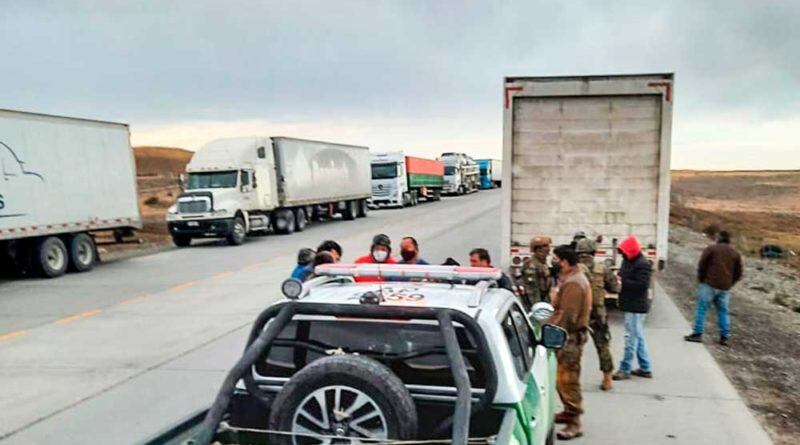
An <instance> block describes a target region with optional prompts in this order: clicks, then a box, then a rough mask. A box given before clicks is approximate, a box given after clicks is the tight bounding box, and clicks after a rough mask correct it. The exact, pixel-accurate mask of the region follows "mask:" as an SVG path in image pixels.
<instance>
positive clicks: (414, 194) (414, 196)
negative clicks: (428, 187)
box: [411, 191, 419, 207]
mask: <svg viewBox="0 0 800 445" xmlns="http://www.w3.org/2000/svg"><path fill="white" fill-rule="evenodd" d="M417 204H419V195H417V192H416V191H413V192H411V207H414V206H416V205H417Z"/></svg>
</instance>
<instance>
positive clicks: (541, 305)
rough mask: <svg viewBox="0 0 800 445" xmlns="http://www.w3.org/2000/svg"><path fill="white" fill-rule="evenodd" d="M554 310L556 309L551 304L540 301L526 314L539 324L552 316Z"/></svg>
mask: <svg viewBox="0 0 800 445" xmlns="http://www.w3.org/2000/svg"><path fill="white" fill-rule="evenodd" d="M555 312H556V310H555V308H554V307H553V305H552V304H550V303H546V302H544V301H540V302H538V303H536V304H534V305H533V307H532V308H531V312H530V314H528V317H529V318H530V319H531V322H532V323H538V324H541V323H543V322H544V321H545V320H547V319H549V318H550V317H552V316H553V314H554V313H555Z"/></svg>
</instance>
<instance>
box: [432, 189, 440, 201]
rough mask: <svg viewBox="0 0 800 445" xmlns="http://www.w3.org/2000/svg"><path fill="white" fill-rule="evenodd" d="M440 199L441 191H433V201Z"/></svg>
mask: <svg viewBox="0 0 800 445" xmlns="http://www.w3.org/2000/svg"><path fill="white" fill-rule="evenodd" d="M441 199H442V191H441V190H434V191H433V200H434V201H441Z"/></svg>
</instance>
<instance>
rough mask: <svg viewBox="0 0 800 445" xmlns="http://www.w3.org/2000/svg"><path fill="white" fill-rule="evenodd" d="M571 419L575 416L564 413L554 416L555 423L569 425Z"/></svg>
mask: <svg viewBox="0 0 800 445" xmlns="http://www.w3.org/2000/svg"><path fill="white" fill-rule="evenodd" d="M573 417H575V416H573V415H572V414H570V413H568V412H566V411H561V412H560V413H557V414H556V418H555V423H570V422H571V421H572V418H573Z"/></svg>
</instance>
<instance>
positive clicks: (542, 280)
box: [517, 236, 552, 310]
mask: <svg viewBox="0 0 800 445" xmlns="http://www.w3.org/2000/svg"><path fill="white" fill-rule="evenodd" d="M551 243H552V241H551V240H550V238H549V237H546V236H535V237H533V238H531V257H530V258H528V259H527V260H525V262H523V263H522V267H521V269H520V276H519V278H518V281H517V284H518V285H519V287H520V288H522V290H523V291H524V292H523V294H524V295H523V298H522V300H523V303H524V304H525V308H526V309H528V310H530V308H531V307H532V306H533V305H534V304H535V303H538V302H540V301H550V287H551V281H552V279H551V274H550V268H549V267H547V256H548V255H550V244H551Z"/></svg>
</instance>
